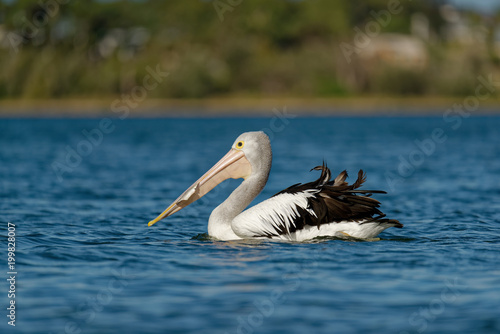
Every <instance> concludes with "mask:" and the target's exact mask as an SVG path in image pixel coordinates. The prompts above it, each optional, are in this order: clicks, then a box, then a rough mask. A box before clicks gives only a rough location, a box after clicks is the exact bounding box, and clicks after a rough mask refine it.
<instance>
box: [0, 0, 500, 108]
mask: <svg viewBox="0 0 500 334" xmlns="http://www.w3.org/2000/svg"><path fill="white" fill-rule="evenodd" d="M157 68H158V69H161V70H162V71H165V72H168V73H169V75H168V78H166V79H165V82H163V83H161V84H159V85H157V86H155V88H154V89H151V90H148V92H147V98H148V100H154V99H167V100H169V99H175V100H178V99H180V100H190V101H191V100H193V99H194V100H196V101H199V100H201V99H212V100H213V99H228V98H229V99H232V101H233V102H234V103H238V102H237V101H243V102H241V103H243V104H244V103H245V101H249V100H252V99H261V98H280V99H284V100H285V101H286V99H288V98H292V97H293V98H294V99H330V98H331V99H354V100H355V101H357V102H356V103H361V104H362V103H363V100H364V99H363V98H373V97H379V98H382V97H389V98H390V97H398V98H402V97H411V98H413V99H415V98H418V99H419V100H422V101H424V100H425V101H428V103H429V104H431V105H432V102H433V101H438V100H439V99H441V98H443V97H448V98H450V97H451V98H454V99H456V97H457V96H458V97H460V96H467V95H469V94H474V91H475V88H476V86H477V85H478V79H477V77H478V76H479V75H483V76H484V77H488V76H489V75H492V76H493V78H495V77H499V78H500V73H499V72H500V2H499V1H495V0H490V1H488V0H481V1H474V0H421V1H406V0H401V1H397V0H390V1H389V0H363V1H360V0H359V1H330V0H302V1H300V0H289V1H266V0H251V1H247V0H213V1H208V0H193V1H160V0H141V1H139V0H137V1H130V0H129V1H125V0H123V1H109V0H108V1H96V0H88V1H71V0H20V1H11V0H9V1H8V0H3V1H0V106H2V103H3V109H4V110H5V109H6V108H7V109H8V106H9V105H15V104H16V102H19V101H24V102H26V101H39V100H53V99H59V100H76V101H81V100H86V99H97V100H104V101H107V102H106V103H107V104H108V105H109V103H110V101H112V100H113V99H115V98H117V97H120V96H122V97H123V94H130V93H131V92H132V91H133V89H134V87H138V86H139V87H142V86H143V85H144V83H143V79H144V77H145V76H147V75H148V73H150V72H151V71H152V70H155V69H157ZM496 99H497V98H496V97H495V98H493V100H495V101H496ZM167 100H165V101H164V103H165V104H166V105H168V102H166V101H167ZM491 102H492V101H491V100H490V101H489V103H491ZM9 103H10V104H9ZM495 103H496V102H495ZM6 106H7V107H6ZM33 107H34V108H37V107H39V105H38V104H37V103H34V104H33Z"/></svg>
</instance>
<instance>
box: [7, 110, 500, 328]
mask: <svg viewBox="0 0 500 334" xmlns="http://www.w3.org/2000/svg"><path fill="white" fill-rule="evenodd" d="M283 121H286V122H285V123H287V124H285V123H283ZM458 121H459V119H455V120H453V122H451V121H450V122H446V121H445V120H443V119H442V118H437V117H436V118H432V117H425V118H294V119H285V120H274V121H272V120H270V119H264V118H250V119H244V118H235V119H151V120H150V119H144V120H133V119H129V120H119V119H113V120H112V121H111V122H112V123H111V124H104V125H105V127H104V129H107V130H109V131H108V132H109V133H105V134H104V135H103V138H102V142H101V143H99V142H98V141H99V138H98V137H95V138H94V141H97V142H96V144H97V146H96V145H89V144H88V143H87V144H86V143H85V142H83V140H84V139H85V136H84V135H83V133H82V131H83V130H87V131H89V133H94V134H95V131H94V132H91V131H92V130H93V129H95V128H97V127H98V126H99V122H100V120H99V119H88V120H77V119H74V120H29V119H21V120H7V119H2V120H0V144H1V146H0V161H1V164H0V186H1V188H0V198H1V202H0V209H1V217H0V220H1V226H0V229H1V231H0V233H1V235H2V236H6V235H7V222H12V223H14V224H15V225H16V232H15V233H16V236H17V239H16V270H17V272H18V274H17V276H16V289H17V290H16V299H15V301H16V306H17V307H16V316H17V317H16V327H15V330H16V331H17V332H20V333H134V332H135V333H159V332H161V333H186V332H193V333H407V332H408V333H452V332H453V333H454V332H463V333H465V332H469V333H471V332H474V333H498V332H499V331H500V289H499V287H500V267H499V262H500V261H499V260H500V256H499V254H500V225H499V223H500V214H499V211H500V210H499V209H500V201H499V195H500V180H499V177H498V176H499V175H500V159H499V157H500V131H499V130H498V129H499V128H500V118H499V117H477V118H467V119H463V120H460V121H462V122H461V123H460V124H459V122H458ZM104 122H106V121H104ZM264 128H267V130H266V131H268V132H269V133H270V134H271V137H272V145H273V152H274V162H273V168H272V171H271V176H270V178H269V183H268V185H267V187H266V189H265V190H264V191H263V193H262V194H261V195H260V196H259V198H258V199H257V201H260V200H263V199H265V198H267V197H269V196H271V195H273V194H274V193H276V192H277V191H279V190H281V189H283V188H285V187H288V186H289V185H291V184H294V183H297V182H308V181H310V180H313V179H316V178H317V177H318V172H309V169H310V168H312V167H314V166H316V165H319V164H321V163H322V161H323V159H324V160H326V161H327V163H328V165H329V166H330V167H331V168H332V170H333V172H334V173H338V172H340V171H341V170H343V169H344V168H345V169H347V170H348V171H350V174H351V177H350V178H349V180H350V181H352V180H353V179H354V178H355V175H356V173H357V171H358V169H360V168H363V169H364V170H365V171H366V172H367V174H368V181H367V184H366V186H365V187H366V188H375V189H385V190H387V191H388V192H389V194H387V195H379V196H377V198H378V199H380V200H382V203H383V205H382V210H383V211H384V212H385V213H387V215H388V216H389V217H390V218H396V219H399V220H400V221H401V222H402V223H404V225H405V227H404V228H403V229H394V228H392V229H389V230H386V231H385V232H383V233H382V234H381V235H380V237H381V240H380V241H374V242H359V241H353V240H349V241H345V240H334V239H330V240H329V239H323V240H316V241H314V242H309V243H283V242H270V241H260V242H250V241H247V242H220V241H214V240H210V239H209V238H208V237H207V235H206V224H207V220H208V217H209V215H210V212H211V210H212V209H213V208H214V207H215V206H216V205H217V204H218V203H220V202H221V201H222V200H223V199H225V198H226V197H227V195H228V194H229V193H230V192H231V190H232V189H234V188H235V187H236V186H237V185H238V184H239V181H236V180H231V181H226V183H224V184H223V185H221V186H220V187H219V188H216V189H215V190H214V191H213V192H212V193H210V194H209V195H207V196H206V198H205V199H204V200H203V201H199V203H198V202H197V203H194V204H193V205H191V206H190V207H188V208H186V209H184V210H182V211H180V212H178V213H177V214H175V215H174V216H172V217H169V218H168V219H166V220H163V221H161V222H159V223H157V224H156V225H154V226H153V227H149V228H148V227H147V222H148V221H149V220H151V219H152V218H154V217H156V215H157V214H159V213H160V212H161V211H162V210H163V209H165V208H166V206H167V205H168V204H170V202H171V201H172V200H173V199H175V198H176V197H177V196H178V195H179V194H180V193H181V192H182V191H184V190H185V189H186V187H187V186H189V185H191V183H192V182H193V181H194V180H196V179H197V178H198V177H199V176H201V175H202V173H204V172H205V171H206V170H208V168H210V167H211V166H212V164H213V163H215V162H216V161H218V159H219V158H220V157H222V155H223V154H225V153H226V152H227V151H228V149H229V147H230V145H231V144H232V142H233V140H234V139H235V138H236V137H237V135H239V134H240V133H241V132H244V131H248V130H258V129H264ZM436 129H437V130H436ZM439 129H441V130H439ZM273 130H274V131H273ZM433 132H434V139H433V136H432V133H433ZM419 146H421V147H423V150H424V151H425V153H419V152H421V151H419V150H420V149H419V148H418V147H419ZM72 149H74V150H80V152H81V153H85V154H87V153H88V155H86V156H83V157H82V159H81V161H78V159H77V158H75V157H73V158H72V159H70V160H69V162H70V164H71V166H68V165H67V164H66V162H65V159H66V157H67V154H68V152H70V151H71V150H72ZM54 162H59V163H60V164H57V163H56V164H54ZM62 165H64V166H65V168H63V167H61V166H62ZM61 168H62V169H61ZM398 169H399V171H398ZM1 249H2V252H1V253H2V254H3V255H2V257H1V258H2V261H1V267H2V268H3V269H2V271H3V274H2V277H3V279H1V282H2V283H1V284H0V289H1V291H0V296H1V297H0V300H1V306H2V307H1V309H2V310H3V311H1V314H2V316H1V317H0V319H1V320H0V331H1V332H2V333H5V332H7V331H9V332H13V331H12V330H13V328H12V327H11V326H8V325H7V320H8V319H7V317H6V314H7V311H6V307H7V305H8V302H9V299H8V297H7V291H8V289H9V287H8V285H7V281H6V278H7V274H6V272H7V251H6V243H5V238H3V240H2V247H1Z"/></svg>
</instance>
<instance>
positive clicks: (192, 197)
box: [148, 131, 272, 226]
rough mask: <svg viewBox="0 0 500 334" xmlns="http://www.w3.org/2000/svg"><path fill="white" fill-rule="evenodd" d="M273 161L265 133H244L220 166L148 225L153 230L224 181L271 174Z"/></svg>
mask: <svg viewBox="0 0 500 334" xmlns="http://www.w3.org/2000/svg"><path fill="white" fill-rule="evenodd" d="M271 157H272V156H271V144H270V142H269V137H268V136H267V135H266V134H265V133H264V132H262V131H256V132H245V133H242V134H241V135H240V136H239V137H238V138H236V140H235V141H234V143H233V145H232V146H231V149H230V150H229V152H227V154H226V155H225V156H224V157H223V158H222V159H220V160H219V162H217V163H216V164H215V165H214V166H213V167H212V168H210V170H209V171H208V172H206V173H205V174H204V175H203V176H202V177H200V178H199V179H198V181H196V182H195V183H193V184H192V185H191V186H190V187H189V188H188V189H187V190H186V191H185V192H183V193H182V195H180V196H179V198H177V199H176V200H175V201H174V202H173V203H172V204H171V205H170V206H169V207H168V208H167V209H166V210H165V211H163V212H162V213H161V214H160V215H159V216H158V217H156V218H155V219H153V220H152V221H150V222H149V223H148V225H149V226H151V225H153V224H154V223H156V222H158V221H160V220H162V219H163V218H166V217H168V216H170V215H172V214H174V213H175V212H177V211H179V210H180V209H182V208H185V207H186V206H188V205H189V204H191V203H193V202H194V201H196V200H198V199H200V198H202V197H203V196H204V195H205V194H207V193H208V192H209V191H210V190H212V189H213V188H215V186H217V185H218V184H219V183H221V182H222V181H224V180H227V179H229V178H232V179H240V178H243V179H247V178H249V177H250V176H252V175H254V174H256V173H263V172H264V173H269V170H270V168H271Z"/></svg>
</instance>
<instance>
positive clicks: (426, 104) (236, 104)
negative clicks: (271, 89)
mask: <svg viewBox="0 0 500 334" xmlns="http://www.w3.org/2000/svg"><path fill="white" fill-rule="evenodd" d="M465 99H466V97H377V96H372V97H343V98H286V97H279V98H267V97H266V98H248V97H243V98H238V97H229V98H207V99H147V100H144V101H141V102H138V103H137V105H134V106H130V107H127V108H126V109H128V110H129V113H128V115H127V118H128V117H130V118H142V117H230V116H272V115H273V114H274V112H273V109H278V110H280V111H282V110H283V109H284V108H286V110H288V112H290V113H293V114H295V115H299V116H377V115H380V116H419V115H424V116H425V115H440V114H443V113H444V112H445V111H446V110H447V109H450V108H453V106H454V105H455V104H462V103H463V102H464V101H465ZM116 100H119V98H117V97H110V98H100V99H95V98H90V99H82V98H77V99H60V100H58V99H50V100H25V99H20V100H0V117H8V118H12V117H27V118H29V117H34V118H45V117H49V118H50V117H72V118H74V117H78V118H80V117H82V118H86V117H89V118H94V117H100V116H105V115H108V116H109V115H119V114H120V112H117V113H115V112H113V111H112V109H113V102H115V101H116ZM117 105H118V106H126V104H125V102H122V103H121V104H117V103H115V104H114V106H115V108H114V109H115V111H116V110H117V109H118V108H116V106H117ZM471 114H473V115H492V114H500V98H499V97H492V98H490V99H489V100H486V101H482V102H481V103H480V105H479V107H477V108H476V109H474V110H473V111H472V112H471Z"/></svg>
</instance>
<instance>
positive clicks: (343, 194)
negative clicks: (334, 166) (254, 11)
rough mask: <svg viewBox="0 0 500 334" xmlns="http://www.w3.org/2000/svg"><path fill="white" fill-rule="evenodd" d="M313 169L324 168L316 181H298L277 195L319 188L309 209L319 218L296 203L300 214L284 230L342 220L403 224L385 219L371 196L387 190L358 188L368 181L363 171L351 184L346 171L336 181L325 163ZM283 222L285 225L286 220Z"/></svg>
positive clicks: (377, 202) (292, 230)
mask: <svg viewBox="0 0 500 334" xmlns="http://www.w3.org/2000/svg"><path fill="white" fill-rule="evenodd" d="M311 170H321V175H320V177H319V178H318V179H317V180H316V181H313V182H309V183H305V184H301V183H298V184H295V185H293V186H291V187H288V188H286V189H285V190H282V191H280V192H279V193H277V194H275V195H274V196H277V195H280V194H285V193H290V194H295V193H299V192H303V191H310V190H311V189H316V190H318V192H317V193H315V194H314V196H311V197H309V198H308V209H311V210H313V211H314V213H315V214H316V217H314V216H313V215H311V214H310V213H309V212H308V211H307V210H305V209H303V208H301V207H299V206H297V207H296V210H297V212H298V213H299V215H298V216H297V217H296V219H295V221H294V222H293V224H292V225H291V226H289V227H288V228H285V227H283V228H282V229H281V232H282V231H283V230H285V229H287V230H289V231H287V232H288V233H293V232H295V231H296V230H299V229H302V228H304V226H306V225H309V226H317V227H318V228H319V226H320V225H322V224H328V223H332V222H341V221H354V222H360V221H362V222H363V224H364V223H370V222H377V223H380V224H391V225H392V226H394V227H399V228H401V227H403V224H401V223H400V222H399V221H397V220H395V219H387V218H384V217H385V214H384V213H382V212H381V211H380V210H379V209H378V208H379V206H380V202H379V201H377V200H376V199H373V198H371V197H370V196H371V195H372V194H385V193H386V192H385V191H382V190H359V189H358V188H359V187H361V186H362V185H363V183H364V182H365V181H366V174H365V173H364V172H363V170H360V171H359V172H358V178H357V179H356V181H355V182H354V183H353V184H352V185H349V184H348V183H347V182H345V179H346V178H347V176H348V175H347V172H346V171H345V170H344V171H342V172H341V173H340V174H339V175H338V176H337V177H336V178H335V180H333V181H330V178H331V172H330V169H329V168H328V167H327V166H326V164H325V163H324V162H323V165H322V166H316V167H314V168H313V169H311ZM274 196H273V197H274ZM283 225H285V224H284V223H283ZM277 232H278V231H277ZM278 233H279V232H278Z"/></svg>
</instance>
